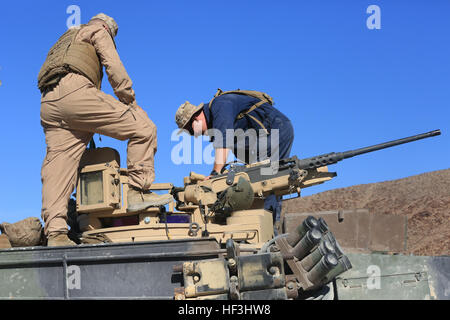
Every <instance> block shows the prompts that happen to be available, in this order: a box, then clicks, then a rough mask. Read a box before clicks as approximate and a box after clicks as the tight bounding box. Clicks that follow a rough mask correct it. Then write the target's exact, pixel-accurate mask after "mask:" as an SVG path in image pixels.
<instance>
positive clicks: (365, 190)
mask: <svg viewBox="0 0 450 320" xmlns="http://www.w3.org/2000/svg"><path fill="white" fill-rule="evenodd" d="M343 209H368V210H369V211H370V212H371V213H381V214H383V213H384V214H396V215H403V216H407V219H408V232H407V236H408V240H407V252H405V253H407V254H415V255H427V256H435V255H450V169H445V170H439V171H432V172H427V173H423V174H419V175H415V176H411V177H407V178H403V179H398V180H392V181H385V182H378V183H370V184H362V185H357V186H351V187H347V188H341V189H335V190H329V191H325V192H321V193H317V194H314V195H311V196H307V197H304V198H296V199H289V200H286V201H284V202H283V213H284V214H286V215H287V214H289V213H290V212H297V213H301V212H318V211H327V210H343Z"/></svg>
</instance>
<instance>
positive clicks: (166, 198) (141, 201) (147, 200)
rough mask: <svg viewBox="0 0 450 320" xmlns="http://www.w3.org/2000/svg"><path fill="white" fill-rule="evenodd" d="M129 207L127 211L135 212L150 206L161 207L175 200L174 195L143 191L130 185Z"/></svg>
mask: <svg viewBox="0 0 450 320" xmlns="http://www.w3.org/2000/svg"><path fill="white" fill-rule="evenodd" d="M127 201H128V208H127V212H135V211H140V210H144V209H147V208H150V207H159V206H163V205H166V204H168V203H170V202H172V201H173V197H172V195H170V194H168V193H166V194H156V193H153V192H151V191H142V190H138V189H135V188H132V187H130V188H129V189H128V195H127Z"/></svg>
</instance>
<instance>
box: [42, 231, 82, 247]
mask: <svg viewBox="0 0 450 320" xmlns="http://www.w3.org/2000/svg"><path fill="white" fill-rule="evenodd" d="M47 239H48V240H47V247H65V246H76V245H77V244H76V243H75V242H73V241H72V240H70V239H69V237H68V236H67V234H65V233H61V232H55V233H50V234H49V235H48V238H47Z"/></svg>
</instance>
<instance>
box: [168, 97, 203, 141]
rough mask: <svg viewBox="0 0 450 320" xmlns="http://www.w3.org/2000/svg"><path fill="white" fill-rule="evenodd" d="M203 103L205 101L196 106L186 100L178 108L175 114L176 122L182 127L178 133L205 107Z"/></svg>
mask: <svg viewBox="0 0 450 320" xmlns="http://www.w3.org/2000/svg"><path fill="white" fill-rule="evenodd" d="M203 105H204V103H203V102H202V103H200V104H199V105H198V106H195V105H193V104H191V103H190V102H189V101H186V102H185V103H183V104H182V105H181V106H180V107H179V108H178V110H177V113H176V114H175V122H176V123H177V125H178V128H180V129H181V130H180V131H178V134H180V133H181V132H182V131H183V129H186V128H185V127H186V125H187V124H188V123H189V121H191V119H192V117H193V116H194V114H195V113H197V112H198V111H199V110H201V109H202V108H203Z"/></svg>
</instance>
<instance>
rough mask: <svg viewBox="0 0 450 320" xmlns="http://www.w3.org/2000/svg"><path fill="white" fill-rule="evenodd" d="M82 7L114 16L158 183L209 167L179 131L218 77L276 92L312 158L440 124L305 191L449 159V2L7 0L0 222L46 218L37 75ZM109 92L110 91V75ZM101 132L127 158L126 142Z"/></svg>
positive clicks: (346, 165)
mask: <svg viewBox="0 0 450 320" xmlns="http://www.w3.org/2000/svg"><path fill="white" fill-rule="evenodd" d="M70 5H77V6H79V7H80V9H81V22H82V23H86V22H87V21H88V20H89V19H90V17H92V16H93V15H95V14H97V13H99V12H104V13H106V14H108V15H111V16H113V17H114V18H115V19H116V21H117V22H118V24H119V33H118V36H117V38H116V43H117V47H118V52H119V54H120V56H121V59H122V61H123V63H124V65H125V67H126V69H127V71H128V73H129V75H130V77H131V78H132V80H133V82H134V89H135V91H136V97H137V101H138V103H139V105H141V106H142V108H144V110H146V111H147V113H148V114H149V116H150V118H151V119H152V120H153V122H154V123H155V124H156V125H157V127H158V153H157V155H156V159H155V160H156V176H157V178H156V180H157V182H173V183H174V184H175V185H177V186H182V183H183V177H184V176H186V175H188V174H189V172H190V171H196V172H200V173H205V174H206V173H209V172H210V170H211V167H210V166H208V165H204V166H202V165H176V164H174V163H173V162H172V161H171V158H170V157H171V150H172V149H173V148H174V146H175V145H176V144H177V143H178V142H177V141H171V134H172V132H173V130H174V129H176V125H175V122H174V114H175V111H176V110H177V108H178V106H179V105H180V104H181V103H183V102H184V101H185V100H189V101H190V102H192V103H194V104H198V103H200V102H206V101H208V100H209V99H210V98H211V97H212V96H213V95H214V93H215V91H216V89H217V88H219V87H220V88H222V89H225V90H232V89H236V88H241V89H252V90H260V91H264V92H267V93H269V94H270V95H271V96H272V97H273V98H274V100H275V102H276V107H277V108H279V109H280V110H281V111H282V112H283V113H285V114H286V115H287V116H288V117H290V118H291V120H292V122H293V125H294V129H295V141H294V146H293V149H292V154H293V155H294V154H295V155H298V156H299V157H300V158H306V157H311V156H314V155H318V154H323V153H328V152H332V151H335V152H338V151H346V150H349V149H355V148H359V147H363V146H366V145H371V144H376V143H379V142H383V141H387V140H393V139H398V138H402V137H406V136H410V135H414V134H418V133H422V132H426V131H431V130H433V129H438V128H439V129H441V130H442V133H443V134H442V135H441V136H439V137H434V138H431V139H426V140H422V141H418V142H413V143H411V144H407V145H403V146H398V147H395V148H392V149H388V150H383V151H378V152H376V153H372V154H368V155H363V156H360V157H358V158H352V159H349V160H346V161H343V162H341V163H339V164H337V165H333V166H331V167H330V170H331V171H336V172H337V173H338V176H337V178H335V179H333V180H332V181H330V182H328V183H326V184H323V185H321V186H316V187H312V188H309V189H305V190H304V191H303V195H310V194H313V193H317V192H321V191H324V190H329V189H335V188H340V187H347V186H351V185H357V184H364V183H371V182H380V181H386V180H393V179H398V178H403V177H407V176H411V175H415V174H420V173H424V172H429V171H434V170H440V169H447V168H449V167H450V148H449V146H450V138H449V134H448V133H449V130H450V111H449V102H450V90H449V86H450V63H449V59H450V41H449V34H450V32H449V31H450V25H449V24H448V14H449V12H450V1H443V0H436V1H433V2H432V4H431V2H430V1H425V0H420V1H419V0H417V1H411V0H410V1H400V0H398V1H393V0H390V1H380V0H371V1H356V0H352V1H350V0H347V1H324V0H320V1H317V0H316V1H312V0H311V1H301V0H290V1H273V0H272V1H266V0H258V1H256V0H241V1H237V0H229V1H211V0H210V1H206V0H196V1H181V0H180V1H174V0H167V1H132V0H130V1H127V2H124V1H20V2H19V1H15V2H6V1H3V2H2V4H0V36H1V44H0V48H1V50H0V81H1V82H2V84H1V86H0V105H1V110H2V113H1V115H2V118H3V121H2V125H1V126H0V134H1V136H2V139H1V142H0V144H1V145H0V146H1V150H2V157H0V161H1V163H0V167H1V168H2V175H1V177H2V183H1V184H0V222H3V221H7V222H15V221H18V220H21V219H23V218H26V217H29V216H35V217H40V208H41V181H40V168H41V164H42V160H43V158H44V156H45V141H44V134H43V131H42V128H41V126H40V121H39V112H40V93H39V91H38V89H37V86H36V78H37V74H38V71H39V69H40V67H41V65H42V63H43V61H44V60H45V57H46V54H47V52H48V50H49V48H50V47H51V45H53V43H54V42H55V41H56V40H57V39H58V37H59V36H60V35H61V34H62V33H63V32H64V31H65V30H66V28H67V27H66V21H67V19H68V18H69V16H70V14H68V13H66V10H67V8H68V7H69V6H70ZM369 5H378V6H379V8H380V10H381V29H378V30H377V29H374V30H370V29H368V28H367V26H366V20H367V19H368V18H369V16H370V14H368V13H366V9H367V8H368V7H369ZM103 90H104V91H105V92H107V93H109V94H112V90H111V87H110V86H109V84H108V83H107V79H106V77H105V78H104V83H103ZM95 141H96V144H97V146H102V147H106V146H108V147H113V148H116V149H117V150H118V151H119V152H120V154H121V158H122V159H121V162H122V167H124V166H125V164H126V162H125V161H126V142H120V141H116V140H114V139H110V138H108V137H104V136H102V137H101V141H99V137H98V135H95ZM205 146H206V143H205Z"/></svg>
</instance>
